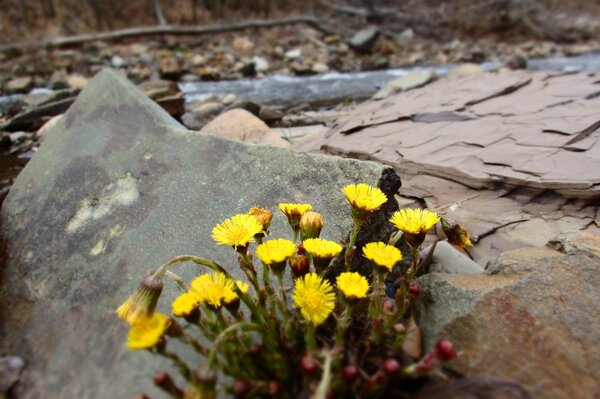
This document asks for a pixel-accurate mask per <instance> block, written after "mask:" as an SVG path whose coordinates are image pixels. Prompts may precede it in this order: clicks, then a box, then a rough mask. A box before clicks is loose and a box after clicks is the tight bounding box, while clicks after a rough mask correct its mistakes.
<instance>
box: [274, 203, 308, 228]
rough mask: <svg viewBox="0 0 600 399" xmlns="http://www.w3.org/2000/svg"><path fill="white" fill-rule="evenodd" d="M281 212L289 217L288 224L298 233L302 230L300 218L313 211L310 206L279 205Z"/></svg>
mask: <svg viewBox="0 0 600 399" xmlns="http://www.w3.org/2000/svg"><path fill="white" fill-rule="evenodd" d="M279 209H281V212H283V213H284V214H285V216H287V219H288V223H289V225H290V226H291V227H292V229H293V230H294V231H298V229H299V228H300V226H299V225H300V218H301V217H302V215H304V214H305V213H306V212H309V211H312V205H310V204H279Z"/></svg>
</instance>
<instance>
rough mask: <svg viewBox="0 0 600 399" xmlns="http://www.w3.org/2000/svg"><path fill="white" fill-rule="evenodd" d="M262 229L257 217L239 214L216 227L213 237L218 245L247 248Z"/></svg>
mask: <svg viewBox="0 0 600 399" xmlns="http://www.w3.org/2000/svg"><path fill="white" fill-rule="evenodd" d="M262 229H263V225H262V224H261V222H259V221H258V219H257V218H256V217H254V216H251V215H242V214H239V215H235V216H234V217H231V218H229V219H226V220H224V221H223V222H221V223H219V224H218V225H216V226H215V228H214V229H213V231H212V237H213V240H215V241H216V242H217V244H223V245H230V246H232V247H246V246H248V243H249V242H250V241H254V236H255V235H256V234H258V233H260V232H261V231H262Z"/></svg>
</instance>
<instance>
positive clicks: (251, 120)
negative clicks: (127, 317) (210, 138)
mask: <svg viewBox="0 0 600 399" xmlns="http://www.w3.org/2000/svg"><path fill="white" fill-rule="evenodd" d="M201 131H202V132H205V133H211V134H214V135H217V136H220V137H225V138H228V139H233V140H239V141H246V142H249V143H254V144H264V145H272V146H275V147H289V146H290V143H289V142H287V141H286V140H284V139H282V138H281V137H280V136H279V135H278V134H277V133H275V132H273V131H272V130H271V129H269V127H268V126H267V125H266V124H265V123H264V122H263V121H262V120H260V119H258V118H257V117H256V116H254V115H252V114H251V113H250V112H248V111H246V110H243V109H233V110H231V111H227V112H225V113H223V114H221V115H219V116H218V117H217V118H215V119H214V120H212V121H211V122H210V123H209V124H207V125H206V126H204V127H203V128H202V130H201Z"/></svg>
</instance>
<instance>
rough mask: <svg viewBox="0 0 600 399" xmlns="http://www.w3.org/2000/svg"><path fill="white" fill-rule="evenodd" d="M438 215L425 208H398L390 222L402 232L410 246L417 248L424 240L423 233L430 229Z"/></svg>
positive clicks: (437, 219)
mask: <svg viewBox="0 0 600 399" xmlns="http://www.w3.org/2000/svg"><path fill="white" fill-rule="evenodd" d="M439 221H440V217H439V215H438V214H437V213H435V212H430V211H428V210H425V209H410V208H407V209H400V210H399V211H396V212H394V214H393V215H392V218H391V219H390V222H392V223H393V224H394V226H396V227H397V228H398V229H399V230H402V231H403V232H404V237H405V238H406V241H407V242H408V244H409V245H410V246H411V247H412V248H417V247H418V246H419V245H421V244H422V243H423V241H424V240H425V234H426V233H427V231H429V230H431V228H432V227H433V226H435V224H436V223H437V222H439Z"/></svg>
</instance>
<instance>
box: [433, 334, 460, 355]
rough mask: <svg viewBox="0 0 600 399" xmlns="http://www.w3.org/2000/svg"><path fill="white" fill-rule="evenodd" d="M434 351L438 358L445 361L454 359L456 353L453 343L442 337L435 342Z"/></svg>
mask: <svg viewBox="0 0 600 399" xmlns="http://www.w3.org/2000/svg"><path fill="white" fill-rule="evenodd" d="M435 351H436V354H437V357H438V359H440V360H443V361H447V360H451V359H454V358H455V357H456V355H457V353H456V349H454V345H453V344H452V342H451V341H450V340H449V339H446V338H442V339H440V340H439V341H438V342H437V344H435Z"/></svg>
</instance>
